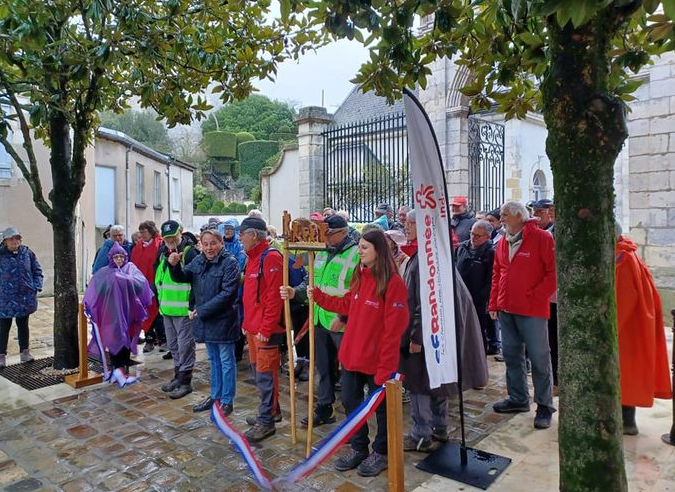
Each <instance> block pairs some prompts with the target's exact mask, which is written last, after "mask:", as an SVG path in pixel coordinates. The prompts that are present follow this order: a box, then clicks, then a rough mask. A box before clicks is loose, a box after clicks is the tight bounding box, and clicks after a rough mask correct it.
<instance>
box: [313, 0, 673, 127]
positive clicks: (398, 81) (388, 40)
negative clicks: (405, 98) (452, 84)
mask: <svg viewBox="0 0 675 492" xmlns="http://www.w3.org/2000/svg"><path fill="white" fill-rule="evenodd" d="M301 3H302V4H303V6H304V7H305V11H306V12H308V15H309V16H310V17H311V18H312V19H314V21H315V22H317V23H319V22H320V23H322V24H324V25H325V27H326V29H327V30H328V31H329V32H330V33H331V34H333V35H335V36H337V37H347V38H352V37H353V38H355V39H357V40H359V41H362V42H363V43H364V45H366V46H370V47H371V58H370V60H369V61H368V62H367V63H365V64H364V65H363V66H362V67H361V70H360V72H359V74H358V75H357V77H356V78H355V79H354V81H355V82H359V83H361V84H363V89H364V90H375V92H377V93H378V94H379V95H383V96H386V97H387V98H388V99H389V100H390V101H392V100H394V99H396V98H398V97H400V96H401V92H402V89H403V88H404V87H408V88H411V89H414V88H416V87H417V85H419V86H420V87H421V88H425V87H426V83H427V77H428V76H429V75H430V73H431V70H430V66H431V63H432V62H434V61H435V60H438V59H441V58H443V57H448V58H450V57H455V59H456V63H457V64H458V65H461V66H463V67H466V70H467V72H468V73H469V74H470V75H471V76H470V77H468V82H467V85H466V86H465V87H464V89H463V90H462V93H463V94H464V95H466V96H467V97H469V98H470V100H471V103H472V106H473V108H474V109H490V108H492V106H493V104H494V103H497V105H498V110H499V111H501V112H503V113H505V115H506V117H507V118H513V117H518V118H522V117H524V116H525V114H526V113H527V112H528V111H532V110H539V111H541V109H542V106H541V94H540V92H539V85H540V82H541V81H542V79H543V77H544V75H545V74H546V71H547V68H548V67H549V65H550V62H551V57H552V56H554V53H553V52H552V51H551V50H550V49H549V41H550V39H549V38H550V29H551V27H553V26H559V27H561V28H566V29H568V28H572V29H575V28H576V29H579V28H581V27H584V26H586V25H587V24H588V23H589V22H599V25H600V26H602V27H606V28H611V29H613V26H611V25H610V24H608V23H605V22H603V20H602V19H605V18H606V19H608V21H607V22H618V23H620V24H621V25H622V26H623V27H622V28H621V29H613V31H616V33H617V34H616V35H615V36H614V37H613V39H612V43H611V45H610V46H608V48H610V53H611V65H610V67H609V69H610V76H609V78H608V80H607V83H608V87H609V89H610V91H611V92H612V93H614V94H616V95H617V96H619V97H621V98H622V99H624V100H630V99H631V96H630V95H629V94H630V92H632V91H634V90H635V89H636V88H637V86H638V85H639V83H635V82H633V81H631V80H629V78H630V76H631V73H636V72H637V71H638V70H639V69H640V68H641V67H642V66H644V65H645V64H647V63H649V56H650V55H655V54H660V53H661V52H663V51H672V50H675V27H674V25H673V19H674V18H675V0H662V1H661V0H647V1H645V2H644V3H642V2H639V1H636V2H629V1H616V2H614V1H611V0H602V1H596V0H554V1H545V0H533V1H526V0H479V1H475V2H465V1H462V0H441V1H430V0H425V1H420V2H410V1H403V2H384V1H381V0H380V1H375V2H372V6H371V3H370V2H367V3H365V2H354V1H351V0H338V1H335V2H312V1H305V2H301ZM659 5H662V6H663V9H664V14H655V15H650V14H654V12H656V10H657V8H658V6H659ZM608 14H609V15H611V16H612V19H613V20H611V21H610V20H609V18H608V17H607V15H608ZM418 16H423V17H425V16H430V17H426V18H431V19H433V21H432V24H431V25H430V26H429V28H428V29H426V28H425V29H423V30H421V32H419V33H417V32H416V27H415V26H414V22H415V21H414V19H416V18H419V17H418ZM364 34H367V37H366V38H365V39H364ZM579 39H580V40H583V39H584V38H579Z"/></svg>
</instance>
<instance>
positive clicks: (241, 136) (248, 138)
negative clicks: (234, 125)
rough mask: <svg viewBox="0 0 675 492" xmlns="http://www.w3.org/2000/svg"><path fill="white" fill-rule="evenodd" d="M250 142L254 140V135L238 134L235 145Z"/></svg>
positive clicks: (247, 133)
mask: <svg viewBox="0 0 675 492" xmlns="http://www.w3.org/2000/svg"><path fill="white" fill-rule="evenodd" d="M251 140H255V135H253V134H252V133H249V132H239V133H237V145H239V144H242V143H244V142H250V141H251Z"/></svg>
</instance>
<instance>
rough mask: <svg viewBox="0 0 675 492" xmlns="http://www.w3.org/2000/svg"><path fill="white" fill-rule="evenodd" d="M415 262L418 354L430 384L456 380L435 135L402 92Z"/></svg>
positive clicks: (448, 249)
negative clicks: (421, 347) (417, 273)
mask: <svg viewBox="0 0 675 492" xmlns="http://www.w3.org/2000/svg"><path fill="white" fill-rule="evenodd" d="M403 100H404V103H405V114H406V126H407V129H408V152H409V155H410V170H411V173H412V182H413V193H414V200H415V209H416V210H415V220H416V222H417V243H418V253H417V254H418V260H419V266H420V269H419V270H420V301H421V309H422V327H423V333H424V354H425V359H426V364H427V370H428V372H429V383H430V385H431V387H432V388H438V387H439V386H440V385H441V384H446V383H455V382H457V338H456V327H455V296H454V286H453V275H452V273H453V272H452V269H453V264H452V244H451V239H450V225H449V223H448V214H449V213H450V210H449V204H448V201H447V195H446V190H445V177H444V175H443V163H442V161H441V156H440V151H439V149H438V143H437V141H436V135H435V134H434V130H433V128H432V126H431V122H430V121H429V118H428V117H427V115H426V113H425V112H424V109H423V108H422V106H421V104H420V103H419V101H417V99H416V98H415V97H414V96H412V95H411V94H408V93H405V94H404V96H403Z"/></svg>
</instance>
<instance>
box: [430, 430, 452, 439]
mask: <svg viewBox="0 0 675 492" xmlns="http://www.w3.org/2000/svg"><path fill="white" fill-rule="evenodd" d="M431 438H432V439H433V440H434V441H438V442H448V439H449V436H448V429H447V427H434V428H433V429H432V430H431Z"/></svg>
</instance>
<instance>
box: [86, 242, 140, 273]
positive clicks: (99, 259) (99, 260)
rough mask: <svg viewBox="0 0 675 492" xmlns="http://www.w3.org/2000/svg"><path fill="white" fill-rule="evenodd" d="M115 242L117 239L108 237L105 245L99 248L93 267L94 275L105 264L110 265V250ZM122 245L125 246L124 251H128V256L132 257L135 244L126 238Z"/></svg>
mask: <svg viewBox="0 0 675 492" xmlns="http://www.w3.org/2000/svg"><path fill="white" fill-rule="evenodd" d="M114 242H115V241H113V240H112V239H106V240H105V242H104V243H103V246H101V248H100V249H99V250H98V252H97V253H96V258H95V259H94V265H93V266H92V267H91V274H92V275H93V274H95V273H96V272H98V271H99V270H100V269H101V268H103V267H104V266H108V251H110V248H111V247H112V245H113V243H114ZM121 246H122V247H123V248H124V251H126V252H127V258H131V249H132V248H133V247H134V245H133V244H132V243H130V242H129V241H127V240H126V239H125V240H124V244H122V245H121Z"/></svg>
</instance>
